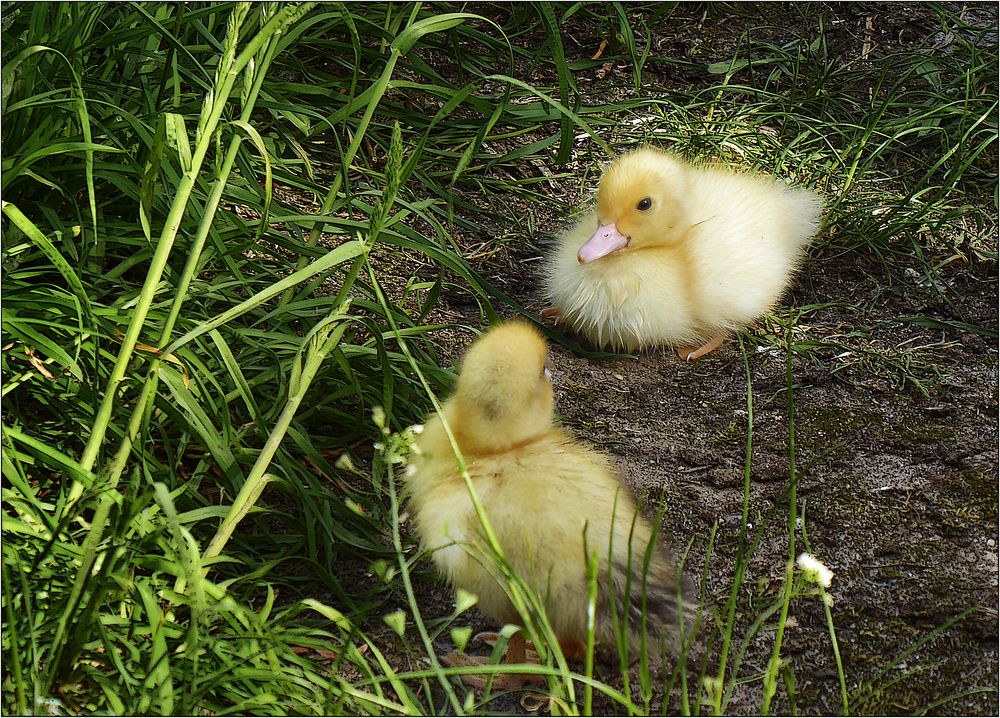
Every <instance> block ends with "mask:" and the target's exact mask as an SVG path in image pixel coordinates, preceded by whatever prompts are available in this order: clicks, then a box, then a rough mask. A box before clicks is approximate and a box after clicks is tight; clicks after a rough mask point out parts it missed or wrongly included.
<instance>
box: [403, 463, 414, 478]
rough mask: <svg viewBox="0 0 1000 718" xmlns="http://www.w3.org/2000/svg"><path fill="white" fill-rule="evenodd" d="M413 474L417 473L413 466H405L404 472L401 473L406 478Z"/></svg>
mask: <svg viewBox="0 0 1000 718" xmlns="http://www.w3.org/2000/svg"><path fill="white" fill-rule="evenodd" d="M415 473H417V467H416V466H414V465H413V464H407V465H406V470H405V471H404V472H403V475H404V476H406V478H410V477H411V476H413V475H414V474H415Z"/></svg>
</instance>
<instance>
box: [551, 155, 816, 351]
mask: <svg viewBox="0 0 1000 718" xmlns="http://www.w3.org/2000/svg"><path fill="white" fill-rule="evenodd" d="M821 210H822V199H821V198H820V196H819V195H817V194H816V193H815V192H812V191H811V190H807V189H803V188H793V187H787V186H785V185H783V184H780V183H779V182H776V181H775V180H773V179H771V178H770V177H764V176H756V175H748V174H736V173H734V172H733V171H731V170H729V169H726V168H723V167H694V166H692V165H689V164H688V163H686V162H684V161H683V160H682V159H680V158H679V157H676V156H675V155H672V154H669V153H667V152H663V151H660V150H656V149H652V148H649V147H646V148H643V149H639V150H637V151H634V152H631V153H629V154H626V155H622V156H621V157H619V158H618V159H616V160H615V161H614V162H612V163H611V165H610V166H609V167H608V168H607V170H606V171H605V173H604V176H603V177H602V178H601V183H600V187H599V188H598V191H597V207H596V208H595V209H594V210H593V211H591V212H589V213H588V214H587V215H586V216H585V217H584V218H583V219H582V220H580V222H579V223H577V224H576V225H575V226H573V227H571V228H570V229H569V230H568V231H566V232H565V233H564V234H563V235H562V236H561V237H560V239H559V240H558V246H557V248H556V250H555V252H554V253H553V254H552V255H551V256H550V257H549V258H548V260H547V263H546V269H545V275H546V276H545V292H546V294H547V297H548V299H549V300H550V301H551V302H552V304H553V305H554V307H553V308H552V309H550V310H548V311H547V314H548V316H558V317H559V318H560V320H563V321H566V322H567V323H568V324H570V325H571V326H573V327H574V328H575V329H576V330H577V331H579V332H581V333H583V334H584V335H586V336H587V338H589V339H590V341H591V342H593V343H594V344H595V345H597V346H601V347H605V346H610V347H612V348H615V349H625V350H627V351H635V350H636V349H638V348H640V347H645V346H651V345H661V344H666V345H671V346H674V347H675V348H677V351H678V354H679V355H680V356H681V358H682V359H687V360H689V361H693V360H695V359H698V358H699V357H701V356H703V355H704V354H707V353H708V352H710V351H712V350H713V349H715V348H716V347H718V346H719V345H720V344H721V343H722V342H723V341H724V339H725V337H726V336H727V335H728V334H729V333H730V332H732V331H733V330H735V329H738V328H739V327H742V326H745V325H746V324H748V323H750V322H751V321H752V320H754V319H756V318H757V317H759V316H761V315H762V314H765V313H766V312H767V311H768V310H769V309H770V308H771V307H772V306H773V304H774V303H775V302H776V301H777V299H778V297H779V296H780V295H781V293H782V292H783V291H784V290H785V288H786V287H787V285H788V283H789V280H790V278H791V275H792V273H793V272H794V271H795V269H796V267H797V265H798V264H799V262H800V260H801V258H802V255H803V253H804V250H805V248H806V246H807V245H808V244H809V242H810V241H811V239H812V238H813V236H814V235H815V234H816V232H817V230H818V228H819V218H820V212H821ZM699 344H700V345H701V346H699ZM694 347H697V348H694Z"/></svg>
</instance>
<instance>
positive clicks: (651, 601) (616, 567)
mask: <svg viewBox="0 0 1000 718" xmlns="http://www.w3.org/2000/svg"><path fill="white" fill-rule="evenodd" d="M644 563H645V562H644V561H643V557H642V556H638V557H636V556H633V557H632V562H631V566H629V565H628V562H627V561H625V560H622V561H619V560H617V559H616V560H615V562H614V563H612V565H611V567H610V571H609V576H608V578H609V583H610V588H611V593H612V594H613V595H614V600H615V604H616V606H615V609H616V610H615V611H614V613H615V615H617V616H618V624H619V631H620V630H621V627H626V628H627V633H628V636H629V652H630V653H632V654H633V655H635V654H637V653H638V652H639V650H640V645H641V640H642V635H643V632H644V629H645V633H646V635H647V637H648V639H650V641H651V642H649V643H647V646H648V650H649V653H650V655H653V656H655V655H658V654H659V652H660V649H661V648H665V649H666V650H667V651H668V652H670V653H671V654H673V655H678V654H680V653H681V652H682V651H683V652H688V651H689V650H690V649H691V647H692V644H693V642H692V639H693V637H694V635H695V634H696V632H697V629H698V620H699V613H700V611H699V608H698V603H697V600H696V596H697V591H696V589H695V587H694V584H693V583H692V582H691V581H690V580H689V579H688V578H687V576H686V575H685V574H684V572H683V571H682V570H680V569H678V568H676V567H674V566H673V565H671V564H670V563H669V562H668V561H667V560H666V559H665V557H663V556H662V555H655V556H653V560H652V561H650V562H649V566H648V568H647V567H646V566H645V565H644ZM599 609H600V607H599ZM604 615H605V616H607V613H606V612H605V613H604ZM626 616H627V623H626V621H625V617H626ZM607 620H609V621H613V619H612V618H611V617H610V616H607ZM611 629H612V631H613V630H614V628H613V624H612V626H611Z"/></svg>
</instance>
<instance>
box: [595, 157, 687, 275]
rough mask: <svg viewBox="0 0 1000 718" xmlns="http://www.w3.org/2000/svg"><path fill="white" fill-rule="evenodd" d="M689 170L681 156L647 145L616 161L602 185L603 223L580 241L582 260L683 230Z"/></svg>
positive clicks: (651, 243)
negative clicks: (684, 198)
mask: <svg viewBox="0 0 1000 718" xmlns="http://www.w3.org/2000/svg"><path fill="white" fill-rule="evenodd" d="M685 174H686V172H685V165H684V164H683V163H682V162H681V161H680V160H678V159H677V158H675V157H674V156H673V155H670V154H668V153H666V152H661V151H659V150H654V149H651V148H648V147H647V148H643V149H640V150H636V151H635V152H630V153H629V154H626V155H622V156H621V157H619V158H618V159H616V160H615V161H614V162H612V163H611V165H609V166H608V168H607V170H605V172H604V176H603V177H601V184H600V187H599V188H598V190H597V220H598V225H599V226H598V227H597V231H596V232H594V234H593V236H592V237H591V238H590V239H589V240H587V241H586V242H585V243H584V244H583V246H581V247H580V250H579V252H578V253H577V259H578V260H579V261H580V263H581V264H586V263H587V262H593V261H594V260H596V259H600V258H601V257H605V256H607V255H609V254H611V253H612V252H627V251H633V250H636V249H642V248H647V247H656V246H661V245H666V244H669V243H670V242H671V241H673V240H674V239H675V238H676V237H677V236H678V235H679V234H680V233H682V232H683V230H684V219H685V218H684V213H683V205H682V197H683V194H684V191H685V190H684V187H685Z"/></svg>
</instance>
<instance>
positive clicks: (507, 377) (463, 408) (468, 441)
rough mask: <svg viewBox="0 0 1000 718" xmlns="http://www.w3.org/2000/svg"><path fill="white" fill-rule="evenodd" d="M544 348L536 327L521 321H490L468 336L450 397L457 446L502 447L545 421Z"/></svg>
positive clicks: (548, 409) (548, 401) (549, 399)
mask: <svg viewBox="0 0 1000 718" xmlns="http://www.w3.org/2000/svg"><path fill="white" fill-rule="evenodd" d="M546 354H547V349H546V346H545V340H544V339H542V337H541V335H540V334H539V333H538V331H537V330H535V329H534V328H532V327H531V326H529V325H527V324H524V323H521V322H510V323H508V324H504V325H501V326H498V327H495V328H494V329H491V330H490V331H489V332H487V333H486V334H484V335H483V336H482V337H480V338H479V339H477V340H476V341H475V342H473V344H472V346H471V347H470V348H469V351H468V352H467V353H466V355H465V359H464V360H463V361H462V370H461V373H460V374H459V377H458V386H457V387H456V389H455V394H454V396H453V397H452V399H451V402H450V404H451V406H452V407H454V410H455V413H453V414H452V415H451V417H449V418H450V419H451V421H452V422H453V426H452V428H453V430H455V431H456V432H457V433H459V434H461V439H460V441H461V443H463V444H465V446H464V447H463V448H467V449H468V448H471V449H475V450H479V451H502V450H505V449H507V448H510V447H512V446H516V445H518V444H521V443H523V442H525V441H530V440H531V439H533V438H535V437H536V436H538V435H539V434H542V433H544V432H545V431H546V430H548V429H549V428H550V427H551V424H552V409H553V404H554V398H553V392H552V385H551V384H550V383H549V376H548V370H547V369H546V368H545V357H546Z"/></svg>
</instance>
